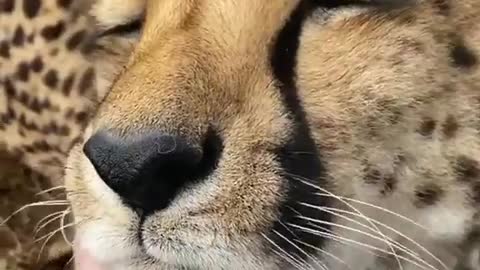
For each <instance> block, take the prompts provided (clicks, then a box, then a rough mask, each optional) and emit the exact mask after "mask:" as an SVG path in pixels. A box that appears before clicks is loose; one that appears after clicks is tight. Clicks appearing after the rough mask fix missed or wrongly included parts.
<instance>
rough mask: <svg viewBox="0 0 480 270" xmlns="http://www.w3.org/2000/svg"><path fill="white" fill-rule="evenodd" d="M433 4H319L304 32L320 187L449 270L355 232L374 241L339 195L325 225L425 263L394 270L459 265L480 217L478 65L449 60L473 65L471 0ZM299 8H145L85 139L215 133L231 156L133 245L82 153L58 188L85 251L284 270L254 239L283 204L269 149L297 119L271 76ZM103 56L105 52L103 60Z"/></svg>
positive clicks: (339, 246) (304, 90)
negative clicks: (458, 53) (462, 55)
mask: <svg viewBox="0 0 480 270" xmlns="http://www.w3.org/2000/svg"><path fill="white" fill-rule="evenodd" d="M433 2H435V1H423V2H421V3H418V4H415V5H413V6H408V5H407V6H405V7H399V8H394V9H391V10H372V9H369V8H356V9H343V10H338V11H329V13H330V14H331V16H328V17H326V16H327V14H324V13H322V11H321V10H319V11H317V12H315V14H313V16H312V17H310V18H309V19H307V20H306V22H305V25H304V26H303V32H302V34H301V37H300V46H299V50H298V56H297V62H298V65H297V67H296V70H295V71H296V74H297V81H296V83H297V87H298V91H299V96H300V100H301V103H302V105H303V107H304V109H305V111H306V115H307V119H308V122H309V126H310V128H311V130H312V133H313V136H314V138H315V140H316V143H317V145H318V150H319V151H320V152H321V154H322V158H323V161H324V162H325V167H326V172H327V174H328V181H329V183H330V184H331V186H332V187H331V188H330V189H329V191H328V192H331V193H333V194H335V195H337V196H341V197H345V198H348V199H350V200H358V201H361V202H363V204H361V203H355V202H352V201H348V202H350V204H352V205H351V206H353V207H355V210H358V211H359V212H358V213H362V214H363V215H366V216H368V217H369V218H371V219H372V220H375V221H378V222H380V223H381V224H386V225H387V226H390V227H392V228H394V229H395V230H397V231H399V232H401V233H402V234H404V235H406V236H408V237H410V238H412V239H415V240H416V241H417V242H418V243H419V244H420V245H422V246H423V247H425V248H426V249H428V250H429V251H430V252H432V253H433V254H434V255H435V256H437V257H438V258H440V259H441V260H442V261H443V263H444V265H442V264H440V263H439V262H438V261H437V260H435V259H433V258H432V257H431V256H430V255H428V254H427V253H426V252H425V251H424V250H422V249H420V248H418V246H416V245H414V244H412V243H411V242H409V241H407V240H405V239H404V238H403V237H400V236H399V235H398V234H396V233H393V232H392V231H391V230H388V229H386V228H385V227H382V226H381V225H378V224H377V226H378V228H380V229H381V230H382V233H379V234H377V238H372V237H367V236H365V235H361V234H358V233H354V232H352V230H348V229H345V228H346V226H348V227H350V228H357V229H359V230H362V231H365V230H366V229H365V227H362V225H361V224H363V225H364V226H367V227H370V228H371V229H372V230H373V234H375V233H376V232H375V230H376V229H375V228H374V227H372V225H371V224H369V223H368V222H366V221H365V218H364V216H358V215H359V214H358V213H357V212H355V211H354V210H353V209H352V207H349V206H347V205H346V203H345V201H344V200H342V199H341V198H337V199H336V200H334V201H335V207H336V208H337V209H340V210H344V211H353V212H354V214H357V216H355V215H353V216H349V217H350V219H342V218H334V222H335V224H336V226H334V227H333V229H334V232H335V233H336V234H337V235H339V236H341V237H344V238H346V239H350V240H353V241H357V242H358V243H363V244H365V245H371V246H375V247H377V248H378V249H382V250H384V251H386V252H387V253H388V252H392V250H394V253H398V254H399V255H401V256H404V257H408V254H407V255H406V254H405V252H400V251H399V249H400V248H399V246H397V247H395V248H393V247H392V246H389V245H386V244H385V242H384V241H381V239H382V238H384V237H391V238H392V239H394V240H396V241H398V243H400V244H401V245H405V246H406V248H407V250H411V251H414V252H418V254H419V256H420V257H421V258H422V259H423V260H424V262H418V261H417V265H415V264H412V263H409V262H408V261H403V262H402V263H403V266H404V267H403V269H408V270H410V269H422V268H421V267H419V266H418V265H426V264H425V263H428V264H430V265H432V266H433V267H435V268H436V269H445V268H444V266H446V268H447V269H453V267H454V266H455V265H456V263H457V259H456V258H457V257H458V252H459V250H460V248H461V246H462V245H461V244H462V243H463V242H464V241H468V235H469V234H470V233H472V232H473V231H474V230H475V229H476V227H475V224H478V222H479V221H478V220H477V219H478V203H479V201H478V198H480V197H478V196H480V194H478V193H479V192H480V191H479V190H478V187H479V183H480V182H479V181H480V179H478V178H479V177H480V175H478V174H474V173H475V172H476V171H477V170H480V167H479V166H478V162H479V161H480V152H479V151H480V144H479V136H478V135H479V134H478V132H479V117H478V112H477V111H478V107H479V104H478V102H479V98H480V96H479V95H480V94H479V93H478V89H479V83H478V80H477V79H478V76H479V75H480V69H479V67H478V63H476V64H474V65H473V66H472V67H462V65H461V64H460V65H455V63H454V62H453V61H454V58H455V57H452V56H451V53H452V50H453V49H454V48H458V47H455V46H460V45H462V46H464V47H465V48H466V49H467V50H468V52H470V53H472V54H473V55H475V56H476V57H477V59H478V57H479V56H480V46H478V44H480V32H478V27H479V26H480V24H479V19H478V14H479V13H480V3H477V2H478V1H475V0H463V1H455V2H450V6H451V8H450V10H449V11H448V14H442V12H443V11H442V10H440V9H439V7H438V5H435V4H434V3H433ZM437 2H438V1H437ZM116 3H117V1H101V4H98V6H102V9H101V10H99V11H97V12H94V14H96V16H97V20H99V21H100V24H101V23H102V22H107V23H110V22H112V21H122V20H121V19H120V17H118V14H123V12H124V11H126V10H123V11H121V13H118V12H117V11H116V10H115V11H112V12H105V11H110V10H113V7H114V6H116ZM129 3H133V1H132V2H129ZM298 3H299V1H292V0H289V1H287V0H285V1H283V0H278V1H253V0H252V1H246V0H245V1H215V2H209V1H193V0H190V1H173V0H172V1H169V0H162V1H153V0H152V1H147V3H146V8H145V10H146V19H145V25H144V28H143V30H142V34H141V35H140V38H139V40H138V41H136V45H135V46H134V48H133V50H132V48H131V46H130V45H129V46H127V47H123V45H122V47H118V48H115V49H118V50H120V52H121V51H123V52H124V53H123V57H122V53H116V54H115V58H112V59H115V60H114V61H119V63H124V64H126V66H125V68H121V67H118V69H117V70H116V71H115V74H119V75H118V76H115V77H116V78H115V80H113V81H114V83H113V85H112V88H111V91H110V93H109V94H108V96H107V97H106V99H105V101H104V103H103V104H102V106H101V107H100V110H99V113H98V115H97V116H96V118H95V120H94V121H93V123H92V125H91V126H90V128H89V131H88V132H87V134H86V138H87V139H88V137H89V136H91V135H92V134H93V133H95V132H97V131H99V130H105V129H106V130H117V131H119V132H120V133H121V134H124V135H130V134H139V133H140V134H141V133H143V132H147V131H150V130H161V131H162V132H167V133H171V134H179V135H182V136H185V137H188V138H189V139H190V140H192V141H194V142H199V141H200V140H201V139H202V136H204V134H205V133H206V132H207V129H208V128H209V127H211V126H213V127H214V128H215V129H216V130H218V131H219V132H220V133H221V135H222V137H223V138H224V143H225V149H224V154H223V156H222V158H221V160H220V164H219V167H218V168H217V170H216V171H215V173H214V174H213V175H211V176H210V177H209V178H208V179H207V180H205V181H204V182H201V183H200V184H198V185H197V186H195V187H194V188H192V189H188V190H186V191H185V192H183V193H181V194H180V195H179V196H178V197H177V198H175V200H174V201H173V203H172V204H171V205H170V206H169V207H168V208H166V209H164V210H162V211H159V212H157V213H155V214H154V215H153V216H151V217H149V218H148V219H147V220H146V221H145V223H144V224H143V226H142V228H141V229H142V231H143V233H144V235H143V237H144V243H145V245H146V246H147V248H146V250H142V249H140V247H139V246H138V245H137V244H136V243H134V242H133V241H130V240H129V239H130V238H131V237H132V231H136V230H138V229H139V228H137V227H136V226H138V217H137V215H136V214H135V213H134V212H133V211H132V210H130V209H128V208H126V207H124V206H123V205H122V204H121V201H120V199H119V198H118V196H117V195H115V194H114V193H112V192H111V190H109V189H108V188H107V186H106V185H105V184H104V183H103V182H102V180H101V179H100V178H99V177H98V175H97V174H96V172H95V170H94V168H93V166H92V165H91V163H90V162H89V161H88V159H87V158H86V157H85V156H84V154H82V152H81V145H79V146H77V147H76V148H75V149H74V150H73V151H72V153H71V156H70V159H69V166H68V168H69V169H68V170H67V185H68V188H69V189H70V191H71V195H70V199H71V201H72V204H73V209H74V213H75V215H76V218H77V220H78V222H80V225H79V226H78V234H77V236H78V238H77V240H78V243H79V245H80V246H82V247H83V248H86V249H89V250H91V252H92V253H94V254H96V256H97V257H98V258H99V259H100V260H102V261H104V262H106V263H110V264H113V263H116V266H117V267H118V269H157V268H158V267H164V268H165V269H177V267H179V265H184V266H187V267H194V268H195V267H197V268H200V269H280V268H278V267H279V264H278V260H279V258H278V257H276V256H271V255H269V254H268V253H267V252H265V250H264V249H262V245H264V241H265V239H264V238H263V236H262V235H263V234H265V233H266V229H267V228H268V227H269V226H270V225H271V224H272V222H274V221H275V220H276V219H277V218H278V213H277V208H278V204H279V200H280V198H281V197H282V196H284V195H285V194H282V192H281V189H280V184H279V183H280V181H281V176H280V175H279V174H278V172H279V170H281V168H280V166H279V164H278V162H277V160H276V158H275V156H274V155H273V154H272V152H271V150H272V149H275V148H276V147H278V146H281V145H283V144H285V143H286V142H287V140H288V139H289V138H290V137H291V136H292V126H293V124H294V123H292V122H291V118H289V117H288V115H287V114H288V111H287V110H286V108H285V107H284V105H283V103H282V97H281V95H280V93H279V92H280V91H279V89H278V88H277V84H275V83H274V81H275V78H274V76H273V74H272V69H271V67H270V62H269V50H270V48H271V46H272V45H273V43H274V42H275V37H276V34H277V32H278V31H280V30H281V28H282V27H283V25H284V23H285V22H286V20H287V19H288V18H289V16H290V14H291V12H292V10H293V9H294V8H295V7H296V5H297V4H298ZM138 4H139V5H140V1H139V2H138ZM109 5H110V6H109ZM98 6H97V7H98ZM137 7H138V6H137ZM135 10H138V8H136V9H135ZM135 12H136V11H132V13H129V14H127V15H125V16H126V17H129V16H135V14H137V13H135ZM453 34H455V35H456V36H453ZM111 44H116V43H115V42H112V43H111ZM122 44H123V43H122ZM129 44H131V40H130V41H129ZM459 44H460V45H459ZM121 48H124V49H121ZM108 59H109V58H108V54H106V58H104V59H101V62H99V63H98V64H99V65H100V66H101V65H102V63H103V61H108ZM112 67H113V66H112ZM112 77H113V76H111V77H110V78H112ZM110 81H111V80H110ZM466 164H470V165H471V166H470V167H468V168H466V167H465V166H466ZM468 169H470V171H466V170H468ZM472 174H473V175H472ZM468 177H473V178H474V179H466V178H468ZM388 181H391V182H388ZM319 192H320V193H321V192H324V191H320V190H319ZM432 194H433V195H432ZM429 200H433V202H432V201H429ZM365 203H368V204H370V205H375V206H376V207H377V208H374V207H372V206H366V205H365ZM319 207H321V206H319ZM380 207H381V208H385V209H388V211H391V212H394V213H397V214H398V215H402V216H403V217H404V218H399V217H398V216H395V215H393V214H391V213H387V212H385V211H382V210H379V208H380ZM406 219H410V220H411V221H413V222H411V221H406ZM359 223H360V224H359ZM413 223H417V225H414V224H413ZM366 231H367V232H369V233H372V231H368V230H366ZM99 235H102V236H101V237H99ZM379 239H380V240H379ZM160 243H161V244H160ZM162 245H169V246H171V247H173V248H174V249H175V250H176V252H169V251H168V250H166V249H165V248H162ZM400 247H401V246H400ZM324 250H325V252H326V253H321V252H319V253H318V256H317V257H318V258H319V259H320V260H322V261H324V262H325V263H326V265H327V266H328V267H329V269H335V270H336V269H349V268H345V264H346V265H348V266H349V267H350V269H359V270H364V269H365V270H366V269H383V268H382V267H384V266H380V263H381V260H377V259H376V257H375V256H373V255H372V254H371V253H368V252H367V251H368V248H365V246H363V248H361V249H358V246H357V247H356V246H355V244H351V243H350V244H348V243H347V244H345V243H338V242H335V241H330V242H328V243H327V244H326V246H325V247H324ZM377 253H378V254H381V255H384V254H382V253H381V252H377ZM147 254H148V255H149V256H151V257H155V258H156V259H158V262H157V265H156V266H151V268H149V264H148V263H147V262H148V261H149V259H148V256H147ZM328 254H330V255H333V256H334V257H338V259H340V260H342V261H343V263H339V262H338V260H336V259H335V258H334V257H332V256H328ZM392 262H394V263H395V260H393V259H390V262H389V263H392ZM310 263H311V264H312V265H313V262H310ZM129 264H133V265H135V266H136V267H137V268H135V267H134V266H132V267H131V268H128V265H129ZM388 265H389V266H386V268H387V269H394V267H396V266H395V264H393V266H392V264H388ZM141 267H143V268H141ZM156 267H157V268H156ZM473 267H475V266H473Z"/></svg>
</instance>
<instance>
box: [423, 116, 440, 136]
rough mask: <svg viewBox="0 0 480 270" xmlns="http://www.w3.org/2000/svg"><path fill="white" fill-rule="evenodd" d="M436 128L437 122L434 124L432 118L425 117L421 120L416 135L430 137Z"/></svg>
mask: <svg viewBox="0 0 480 270" xmlns="http://www.w3.org/2000/svg"><path fill="white" fill-rule="evenodd" d="M436 126H437V122H435V120H433V119H432V118H430V117H427V118H425V119H423V121H422V123H421V124H420V128H419V129H418V133H420V134H421V135H422V136H425V137H428V136H432V134H433V132H434V131H435V127H436Z"/></svg>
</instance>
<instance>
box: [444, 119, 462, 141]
mask: <svg viewBox="0 0 480 270" xmlns="http://www.w3.org/2000/svg"><path fill="white" fill-rule="evenodd" d="M458 128H459V125H458V122H457V120H456V119H455V117H453V115H449V116H448V117H447V119H446V120H445V123H443V126H442V130H443V134H444V135H445V138H447V139H451V138H453V137H455V135H456V134H457V131H458Z"/></svg>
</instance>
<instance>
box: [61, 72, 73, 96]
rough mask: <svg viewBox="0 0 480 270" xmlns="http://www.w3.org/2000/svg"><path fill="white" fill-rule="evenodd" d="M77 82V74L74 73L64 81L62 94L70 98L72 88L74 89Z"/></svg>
mask: <svg viewBox="0 0 480 270" xmlns="http://www.w3.org/2000/svg"><path fill="white" fill-rule="evenodd" d="M74 82H75V74H74V73H72V74H70V75H69V76H68V77H67V78H66V79H65V80H64V81H63V85H62V93H63V94H64V95H65V96H69V95H70V93H71V91H72V87H73V83H74Z"/></svg>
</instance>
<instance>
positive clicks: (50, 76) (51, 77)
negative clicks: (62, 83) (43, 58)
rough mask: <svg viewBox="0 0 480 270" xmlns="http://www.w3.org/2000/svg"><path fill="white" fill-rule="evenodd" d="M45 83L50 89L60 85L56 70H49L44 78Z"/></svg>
mask: <svg viewBox="0 0 480 270" xmlns="http://www.w3.org/2000/svg"><path fill="white" fill-rule="evenodd" d="M43 82H44V83H45V85H46V86H48V87H50V88H52V89H53V88H55V87H57V85H58V74H57V71H56V70H53V69H51V70H49V71H48V72H47V74H45V77H44V78H43Z"/></svg>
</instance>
